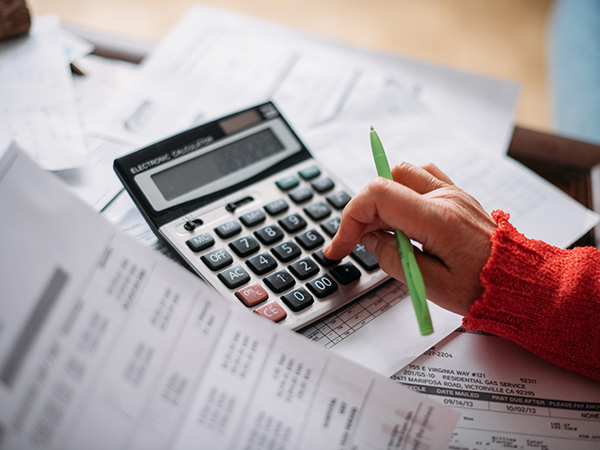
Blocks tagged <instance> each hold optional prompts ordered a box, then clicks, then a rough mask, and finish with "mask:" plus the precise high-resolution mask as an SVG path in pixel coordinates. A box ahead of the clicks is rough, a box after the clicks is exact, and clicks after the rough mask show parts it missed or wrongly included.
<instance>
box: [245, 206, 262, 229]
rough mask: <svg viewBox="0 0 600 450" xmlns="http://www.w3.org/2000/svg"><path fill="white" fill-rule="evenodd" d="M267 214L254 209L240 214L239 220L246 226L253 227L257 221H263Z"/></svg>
mask: <svg viewBox="0 0 600 450" xmlns="http://www.w3.org/2000/svg"><path fill="white" fill-rule="evenodd" d="M266 218H267V216H265V213H264V212H262V211H261V210H260V209H256V210H254V211H250V212H249V213H246V214H244V215H243V216H240V220H241V221H242V223H243V224H244V225H246V226H247V227H253V226H255V225H258V224H259V223H263V222H264V221H265V219H266Z"/></svg>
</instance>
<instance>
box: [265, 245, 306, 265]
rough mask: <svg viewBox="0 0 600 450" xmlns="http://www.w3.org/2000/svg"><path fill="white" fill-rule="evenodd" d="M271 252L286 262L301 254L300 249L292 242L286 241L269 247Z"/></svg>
mask: <svg viewBox="0 0 600 450" xmlns="http://www.w3.org/2000/svg"><path fill="white" fill-rule="evenodd" d="M271 252H273V254H274V255H275V256H276V257H277V259H278V260H279V261H281V262H288V261H291V260H292V259H296V258H297V257H298V256H300V255H301V254H302V250H300V247H298V246H297V245H296V244H295V243H294V242H292V241H287V242H284V243H282V244H279V245H276V246H275V247H273V248H272V249H271Z"/></svg>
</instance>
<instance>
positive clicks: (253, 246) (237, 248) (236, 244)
mask: <svg viewBox="0 0 600 450" xmlns="http://www.w3.org/2000/svg"><path fill="white" fill-rule="evenodd" d="M229 247H230V248H231V249H232V250H233V251H234V252H235V254H236V255H238V256H239V257H240V258H244V257H246V256H248V255H251V254H253V253H256V252H257V251H258V249H259V248H260V244H259V243H258V241H257V240H256V239H254V238H253V237H252V236H244V237H241V238H238V239H236V240H235V241H232V242H230V243H229Z"/></svg>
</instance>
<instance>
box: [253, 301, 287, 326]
mask: <svg viewBox="0 0 600 450" xmlns="http://www.w3.org/2000/svg"><path fill="white" fill-rule="evenodd" d="M254 312H255V313H256V314H258V315H259V316H263V317H266V318H267V319H269V320H272V321H273V322H279V321H281V320H283V319H285V318H286V316H287V313H286V312H285V310H284V309H283V307H282V306H281V305H280V304H279V303H277V302H269V303H267V304H266V305H264V306H261V307H260V308H256V309H255V310H254Z"/></svg>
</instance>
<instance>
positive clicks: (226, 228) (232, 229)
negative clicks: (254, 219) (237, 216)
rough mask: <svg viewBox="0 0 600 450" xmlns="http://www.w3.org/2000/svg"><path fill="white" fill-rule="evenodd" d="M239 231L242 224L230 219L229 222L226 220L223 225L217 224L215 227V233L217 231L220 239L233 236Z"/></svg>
mask: <svg viewBox="0 0 600 450" xmlns="http://www.w3.org/2000/svg"><path fill="white" fill-rule="evenodd" d="M240 231H242V226H241V225H240V223H239V222H236V221H235V220H232V221H231V222H226V223H224V224H223V225H219V226H218V227H216V228H215V233H217V236H219V237H220V238H221V239H227V238H230V237H232V236H235V235H236V234H238V233H239V232H240Z"/></svg>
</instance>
